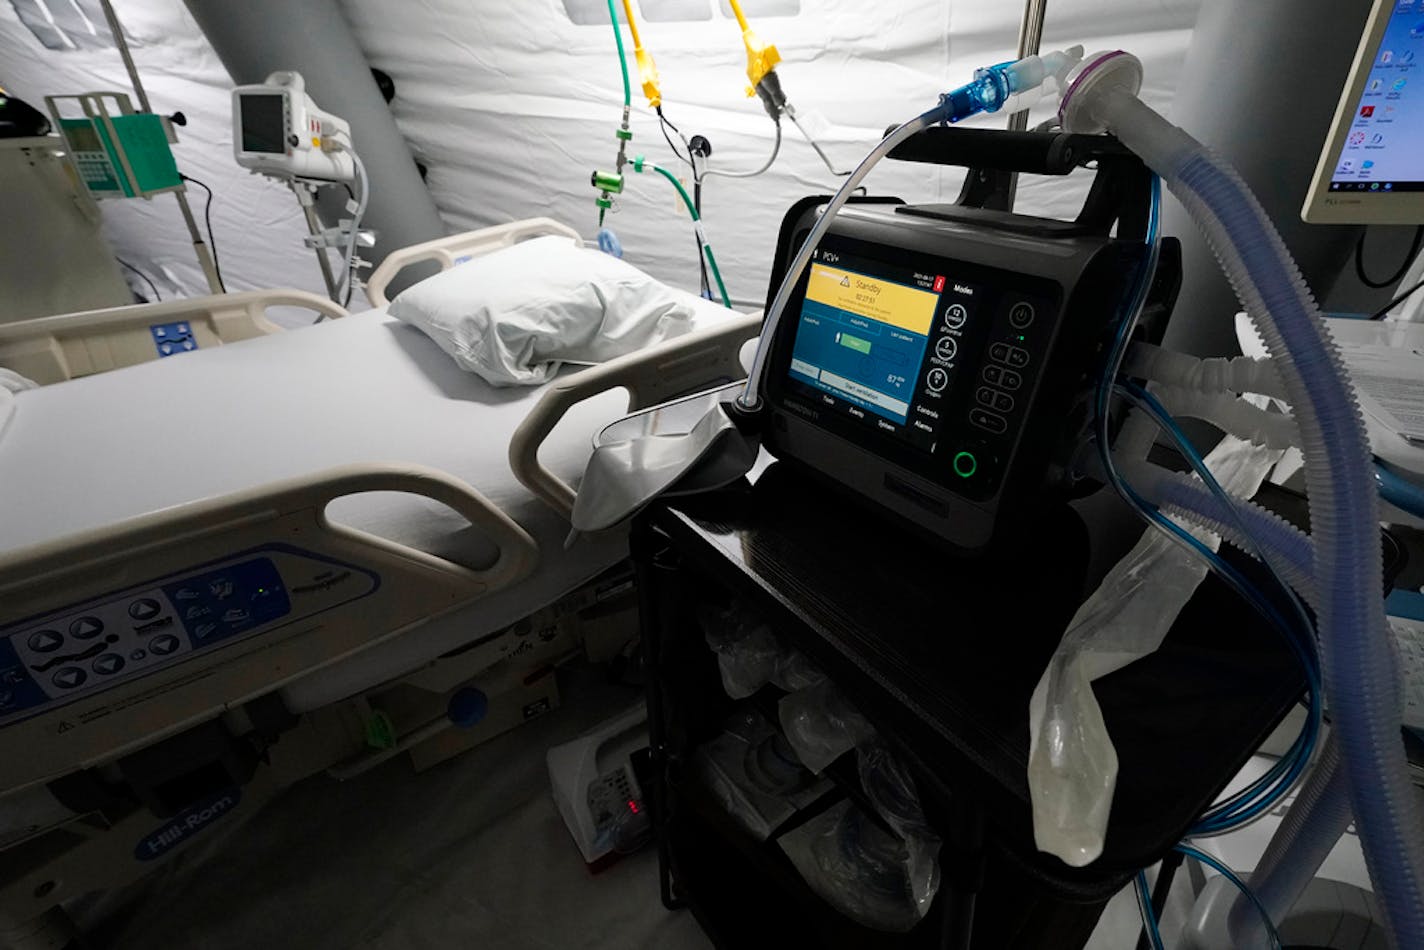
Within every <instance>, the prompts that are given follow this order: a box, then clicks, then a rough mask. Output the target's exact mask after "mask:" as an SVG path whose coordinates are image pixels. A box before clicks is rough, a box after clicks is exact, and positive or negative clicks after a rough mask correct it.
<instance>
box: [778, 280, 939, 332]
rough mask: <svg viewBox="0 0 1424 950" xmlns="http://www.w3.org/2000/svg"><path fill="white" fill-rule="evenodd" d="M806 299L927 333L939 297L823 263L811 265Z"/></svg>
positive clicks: (893, 325)
mask: <svg viewBox="0 0 1424 950" xmlns="http://www.w3.org/2000/svg"><path fill="white" fill-rule="evenodd" d="M806 299H808V300H814V301H815V302H816V303H822V304H825V305H826V306H828V307H836V308H838V309H840V310H846V311H848V312H850V313H853V314H857V315H859V316H862V317H868V318H869V319H871V320H879V321H880V322H881V323H888V324H890V325H891V326H892V327H899V328H900V329H902V330H908V331H909V332H911V333H918V334H919V335H920V336H928V335H929V332H930V325H931V324H932V323H934V315H935V304H936V303H938V302H939V297H938V296H937V295H935V294H932V293H930V292H929V291H928V290H916V289H915V288H914V287H906V286H905V285H904V284H897V283H894V282H892V281H888V280H879V279H877V278H874V277H866V276H864V275H862V274H856V273H853V272H851V271H848V270H841V269H840V268H837V267H827V266H826V265H824V264H812V265H811V282H810V284H808V285H807V287H806Z"/></svg>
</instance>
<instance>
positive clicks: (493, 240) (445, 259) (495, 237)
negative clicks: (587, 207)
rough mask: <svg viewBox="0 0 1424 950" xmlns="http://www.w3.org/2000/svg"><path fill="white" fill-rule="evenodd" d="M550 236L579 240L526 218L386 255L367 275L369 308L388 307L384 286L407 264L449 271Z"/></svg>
mask: <svg viewBox="0 0 1424 950" xmlns="http://www.w3.org/2000/svg"><path fill="white" fill-rule="evenodd" d="M550 234H562V235H564V236H566V237H569V238H572V239H573V240H575V241H580V242H581V240H582V239H581V238H580V237H579V233H578V232H577V231H575V230H574V229H573V228H571V227H569V226H567V225H564V224H560V223H559V222H557V221H555V220H554V219H553V218H526V219H524V220H522V221H511V222H510V223H508V224H497V225H495V226H494V227H489V228H480V229H479V230H477V231H465V232H463V233H461V234H452V235H450V236H449V237H443V238H436V239H435V240H434V241H426V242H425V243H424V244H412V245H411V246H410V247H403V248H401V249H400V250H397V251H392V252H391V253H389V254H387V255H386V259H385V260H383V261H381V264H380V266H379V267H377V268H376V269H375V270H374V271H372V272H371V276H370V277H369V278H368V279H367V280H366V297H367V299H368V300H370V301H371V306H373V307H384V306H385V305H386V304H388V303H390V301H389V300H388V299H386V287H387V285H389V284H390V282H391V279H392V278H394V277H395V276H396V274H399V273H400V272H401V271H402V270H403V269H405V268H406V267H408V266H410V265H411V264H419V263H421V262H423V261H435V262H436V263H438V264H439V265H440V269H441V270H442V271H444V270H449V269H450V268H452V267H454V266H455V265H456V264H459V263H462V262H463V261H465V260H468V259H469V258H471V257H479V256H480V255H481V254H488V253H490V252H491V251H497V250H499V249H501V248H505V247H510V246H511V245H514V244H518V243H519V242H520V241H527V240H529V239H530V238H536V237H544V236H546V235H550Z"/></svg>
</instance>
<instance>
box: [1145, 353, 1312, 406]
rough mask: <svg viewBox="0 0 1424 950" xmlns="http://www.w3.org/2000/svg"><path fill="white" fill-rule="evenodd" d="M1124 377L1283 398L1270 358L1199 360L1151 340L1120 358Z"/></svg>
mask: <svg viewBox="0 0 1424 950" xmlns="http://www.w3.org/2000/svg"><path fill="white" fill-rule="evenodd" d="M1122 371H1123V373H1124V374H1125V375H1127V376H1135V377H1138V378H1140V379H1150V380H1152V381H1153V382H1158V383H1164V384H1166V385H1170V386H1175V387H1179V388H1182V389H1195V390H1198V391H1199V392H1208V393H1211V392H1232V393H1255V394H1256V395H1260V396H1271V397H1273V398H1275V399H1285V398H1286V393H1285V389H1284V388H1283V387H1282V386H1281V378H1280V376H1279V374H1277V373H1276V368H1275V367H1274V366H1272V365H1271V361H1270V360H1258V359H1253V358H1251V357H1249V356H1238V357H1234V358H1232V359H1222V358H1212V359H1198V358H1197V357H1195V356H1188V355H1187V354H1186V353H1174V352H1172V351H1171V350H1164V349H1162V348H1161V347H1160V346H1153V345H1152V344H1150V343H1141V342H1139V343H1134V344H1133V345H1132V348H1131V349H1130V350H1128V351H1127V357H1126V359H1124V360H1123V364H1122Z"/></svg>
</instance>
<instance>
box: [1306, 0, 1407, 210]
mask: <svg viewBox="0 0 1424 950" xmlns="http://www.w3.org/2000/svg"><path fill="white" fill-rule="evenodd" d="M1301 217H1302V218H1304V219H1305V220H1306V221H1309V222H1311V223H1312V224H1419V223H1420V222H1424V3H1419V2H1418V0H1375V5H1374V9H1373V11H1372V12H1371V13H1370V19H1369V22H1368V23H1367V24H1366V26H1365V32H1364V35H1363V36H1362V37H1361V39H1360V46H1359V48H1358V49H1357V50H1356V52H1355V64H1354V67H1353V68H1352V69H1351V71H1350V78H1349V80H1348V81H1347V82H1346V84H1345V88H1344V91H1343V92H1342V93H1341V96H1340V104H1339V105H1338V106H1336V109H1335V120H1334V122H1333V123H1332V124H1331V127H1330V137H1329V138H1328V139H1327V140H1326V143H1325V147H1324V149H1323V150H1322V151H1321V154H1320V161H1319V164H1318V165H1317V166H1316V169H1315V177H1314V179H1313V180H1312V181H1311V185H1310V193H1309V194H1308V195H1306V199H1305V207H1304V208H1302V209H1301Z"/></svg>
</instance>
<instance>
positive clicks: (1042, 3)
mask: <svg viewBox="0 0 1424 950" xmlns="http://www.w3.org/2000/svg"><path fill="white" fill-rule="evenodd" d="M105 2H107V0H105ZM1047 10H1048V0H1028V2H1027V3H1025V4H1024V14H1023V22H1021V23H1020V24H1019V54H1018V56H1017V57H1015V58H1016V59H1023V58H1025V57H1027V56H1037V55H1038V50H1039V46H1040V44H1041V43H1042V42H1043V16H1044V14H1045V13H1046V12H1047ZM1026 128H1028V110H1027V109H1020V110H1019V111H1018V112H1015V113H1014V114H1013V115H1011V116H1009V131H1011V132H1022V131H1023V130H1024V129H1026ZM1018 184H1019V176H1018V174H1017V173H1015V174H1013V175H1012V176H1010V178H1009V191H1008V194H1009V208H1010V209H1011V210H1012V209H1013V206H1014V196H1015V194H1016V192H1017V191H1018Z"/></svg>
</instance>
